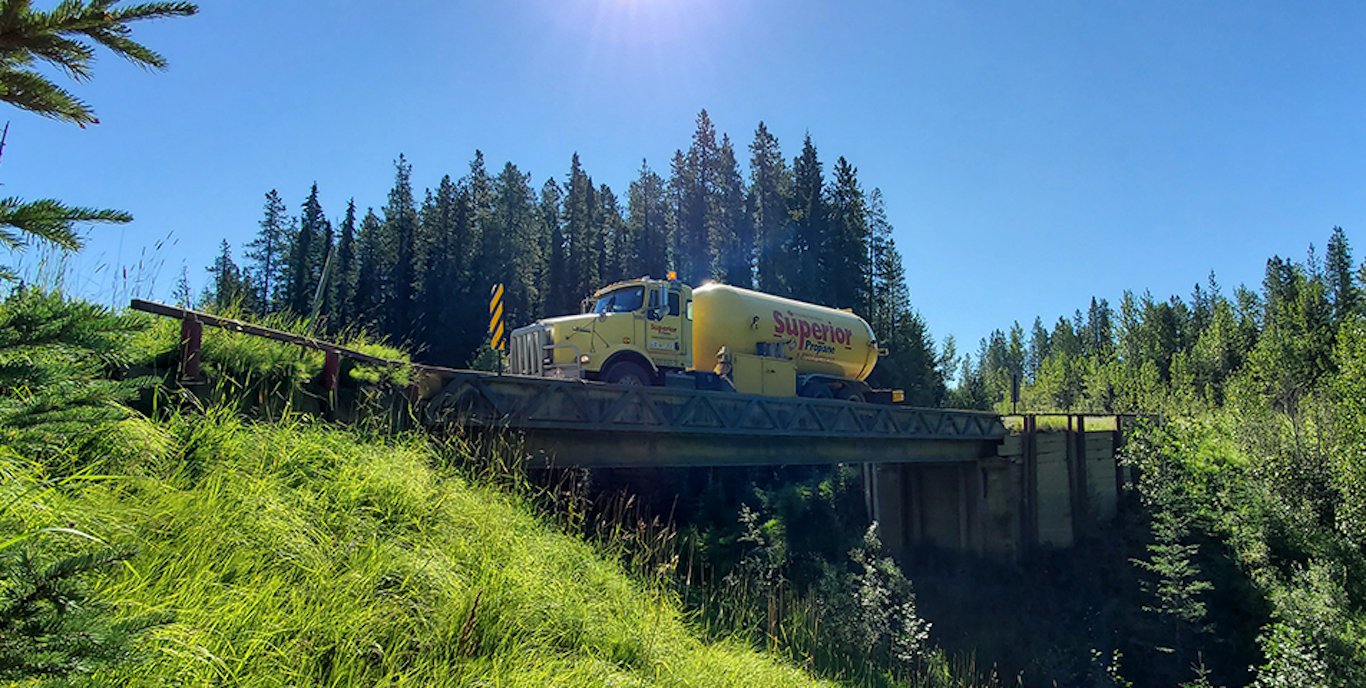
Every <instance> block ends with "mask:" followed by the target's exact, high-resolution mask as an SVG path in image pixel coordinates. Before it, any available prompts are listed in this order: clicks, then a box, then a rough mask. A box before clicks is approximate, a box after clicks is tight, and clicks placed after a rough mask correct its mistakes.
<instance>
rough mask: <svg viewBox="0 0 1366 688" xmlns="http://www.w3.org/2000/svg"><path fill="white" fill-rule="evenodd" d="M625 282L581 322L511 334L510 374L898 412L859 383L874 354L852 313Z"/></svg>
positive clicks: (592, 303)
mask: <svg viewBox="0 0 1366 688" xmlns="http://www.w3.org/2000/svg"><path fill="white" fill-rule="evenodd" d="M670 277H671V279H663V280H660V279H650V278H648V277H642V278H640V279H633V280H626V281H623V282H617V283H616V284H612V285H608V286H606V287H603V288H602V289H599V290H598V291H597V292H596V293H594V294H593V296H592V298H590V299H587V300H585V301H584V302H583V306H584V307H583V312H582V313H581V314H579V315H567V316H561V317H557V318H545V319H543V320H539V321H537V322H536V323H534V324H532V325H527V326H526V327H522V328H519V329H516V330H514V331H513V332H512V338H511V340H510V369H511V372H512V373H514V374H520V375H534V376H541V377H564V378H585V379H590V380H600V381H602V382H608V383H613V384H621V385H667V386H680V387H688V388H693V389H713V390H722V391H735V392H739V393H741V394H761V395H765V396H778V397H792V396H804V397H814V398H838V399H845V400H849V401H873V402H883V403H888V402H899V401H901V399H900V397H901V394H899V392H900V390H873V389H871V388H870V387H869V386H868V385H867V384H866V383H865V382H864V380H865V379H866V378H867V377H868V374H869V373H871V372H872V371H873V366H874V365H876V364H877V358H878V355H879V353H880V351H879V349H878V346H877V342H876V341H875V339H874V337H873V331H872V328H870V327H869V326H868V323H867V322H864V320H863V319H862V318H860V317H858V316H857V315H854V314H853V313H851V312H848V311H842V310H836V309H834V308H826V307H824V306H817V305H814V304H809V303H803V302H800V301H794V300H792V299H784V298H781V297H777V296H771V295H769V294H762V293H759V292H756V291H750V290H748V289H741V288H739V287H731V286H726V285H722V284H710V283H709V284H704V285H702V286H700V287H698V288H696V289H693V288H692V287H690V286H688V285H686V284H683V283H682V282H679V281H678V280H676V279H672V274H671V275H670Z"/></svg>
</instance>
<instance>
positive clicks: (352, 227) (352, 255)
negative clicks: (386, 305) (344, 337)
mask: <svg viewBox="0 0 1366 688" xmlns="http://www.w3.org/2000/svg"><path fill="white" fill-rule="evenodd" d="M359 280H360V261H359V260H358V256H357V255H356V199H354V198H352V199H351V200H349V201H347V202H346V215H345V217H343V218H342V221H341V230H340V236H339V237H338V238H337V264H336V266H335V267H334V268H333V270H332V274H331V275H330V276H329V278H328V282H329V285H330V286H329V287H328V289H329V291H330V292H331V294H332V295H331V297H330V300H331V302H332V309H331V311H330V315H331V318H330V325H331V329H332V330H333V331H338V330H341V329H345V328H347V327H350V326H352V325H353V324H354V321H355V318H356V284H357V283H358V282H359Z"/></svg>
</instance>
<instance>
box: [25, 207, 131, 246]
mask: <svg viewBox="0 0 1366 688" xmlns="http://www.w3.org/2000/svg"><path fill="white" fill-rule="evenodd" d="M132 220H133V216H132V215H129V214H128V213H125V212H123V211H121V210H107V209H96V208H82V207H79V206H66V205H63V204H62V203H61V202H60V201H55V200H52V199H43V200H39V201H33V202H31V203H24V202H22V201H20V200H19V199H17V198H14V197H10V198H6V199H2V200H0V227H14V228H16V229H18V230H20V231H22V232H27V233H29V234H32V235H33V236H36V237H38V238H40V239H46V240H47V241H51V242H52V243H54V244H56V245H58V246H60V247H62V248H64V249H67V250H70V251H77V250H80V248H81V245H82V244H81V240H80V238H79V237H77V236H76V233H75V232H74V231H73V230H72V226H73V225H75V224H76V223H78V222H117V223H124V222H131V221H132ZM3 238H4V239H6V240H12V239H13V237H12V236H10V237H3ZM7 243H8V241H7ZM23 245H24V244H23V243H20V244H18V245H14V244H11V245H10V247H11V248H21V247H22V246H23Z"/></svg>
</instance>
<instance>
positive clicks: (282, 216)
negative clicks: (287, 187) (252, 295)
mask: <svg viewBox="0 0 1366 688" xmlns="http://www.w3.org/2000/svg"><path fill="white" fill-rule="evenodd" d="M293 223H294V221H293V219H292V218H290V217H289V210H288V209H287V208H286V207H285V202H284V201H283V200H281V198H280V194H279V193H278V192H277V191H276V190H275V189H271V190H270V191H269V192H268V193H266V205H265V216H264V217H263V218H261V229H260V231H259V232H257V234H256V238H255V239H253V240H252V241H251V242H250V243H248V244H247V249H248V251H247V258H248V259H249V260H251V261H252V262H253V263H254V264H255V265H254V267H253V268H251V272H252V274H253V277H252V281H253V282H254V283H256V285H257V286H258V287H259V289H260V291H259V293H258V294H257V295H256V301H257V303H258V304H259V307H260V309H261V312H262V313H272V312H274V311H276V310H278V309H279V304H281V303H283V302H284V295H283V283H284V280H285V279H287V278H288V273H285V272H284V268H285V267H286V263H287V261H286V257H287V256H288V246H289V234H290V231H291V229H292V227H291V226H292V225H293Z"/></svg>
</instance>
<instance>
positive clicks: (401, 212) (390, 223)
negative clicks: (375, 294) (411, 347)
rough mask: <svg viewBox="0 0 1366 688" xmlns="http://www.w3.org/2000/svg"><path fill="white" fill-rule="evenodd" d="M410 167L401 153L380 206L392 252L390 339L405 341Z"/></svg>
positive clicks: (410, 257) (413, 272)
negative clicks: (391, 181) (390, 183)
mask: <svg viewBox="0 0 1366 688" xmlns="http://www.w3.org/2000/svg"><path fill="white" fill-rule="evenodd" d="M412 172H413V166H412V165H411V164H410V163H409V162H408V159H407V158H405V157H403V155H402V154H400V155H399V156H398V160H396V161H394V187H393V188H392V189H390V190H389V202H388V203H386V204H385V205H384V224H383V230H382V231H383V236H384V238H385V240H386V243H388V244H389V245H390V246H391V247H392V249H391V251H392V255H393V263H392V265H393V269H392V272H391V273H390V280H391V281H390V285H391V290H392V297H391V299H390V300H387V301H386V302H385V304H384V305H385V310H386V311H387V313H388V317H387V319H386V324H387V326H388V327H387V331H388V333H389V335H390V336H392V337H395V338H397V339H399V340H407V339H408V338H410V337H411V336H412V335H413V326H414V324H415V316H416V312H415V311H416V306H417V303H416V299H415V298H414V297H415V294H416V291H417V288H418V285H417V279H418V277H417V268H418V264H417V261H418V254H417V252H416V251H417V246H416V242H417V207H416V206H415V205H414V203H413V185H412V179H411V177H412Z"/></svg>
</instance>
